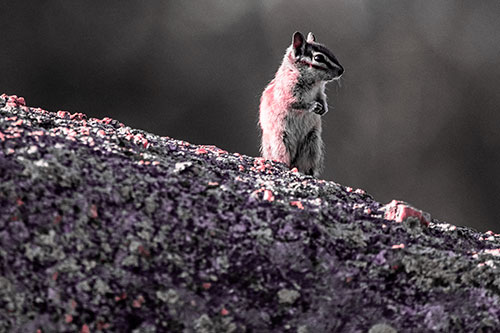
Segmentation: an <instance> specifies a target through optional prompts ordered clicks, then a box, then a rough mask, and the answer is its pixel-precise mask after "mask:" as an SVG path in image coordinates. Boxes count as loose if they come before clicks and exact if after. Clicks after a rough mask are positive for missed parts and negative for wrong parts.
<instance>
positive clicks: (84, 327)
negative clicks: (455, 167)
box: [0, 95, 500, 333]
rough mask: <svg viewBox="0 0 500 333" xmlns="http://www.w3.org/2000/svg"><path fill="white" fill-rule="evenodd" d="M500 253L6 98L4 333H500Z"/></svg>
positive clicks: (284, 175)
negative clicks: (408, 332) (38, 332)
mask: <svg viewBox="0 0 500 333" xmlns="http://www.w3.org/2000/svg"><path fill="white" fill-rule="evenodd" d="M401 222H402V223H401ZM499 253H500V238H499V235H498V234H495V233H493V232H487V233H480V232H477V231H475V230H473V229H470V228H465V227H457V226H454V225H452V224H448V223H444V222H440V221H437V220H433V219H431V217H430V216H428V215H426V214H425V213H423V212H422V211H421V210H419V209H417V208H414V207H411V206H410V205H409V204H406V203H402V202H393V204H392V205H389V206H384V205H382V204H380V203H379V202H377V201H376V200H374V199H373V198H372V197H371V196H370V195H368V194H367V193H365V192H364V191H363V190H360V189H358V190H353V189H352V188H350V187H344V186H342V185H340V184H337V183H335V182H330V181H324V180H319V179H316V178H313V177H310V176H305V175H302V174H300V173H298V172H296V171H295V170H288V169H287V167H286V166H285V165H283V164H280V163H277V162H273V161H266V160H263V159H262V158H252V157H248V156H244V155H240V154H238V153H228V152H226V151H224V150H222V149H219V148H217V147H214V146H209V145H202V146H198V145H193V144H190V143H188V142H184V141H180V140H175V139H171V138H167V137H160V136H157V135H153V134H150V133H147V132H144V131H141V130H137V129H133V128H130V127H127V126H125V125H124V124H122V123H120V122H119V121H117V120H113V119H110V118H104V119H95V118H87V116H85V115H83V114H81V113H75V114H71V113H70V112H68V111H59V112H57V113H54V112H48V111H45V110H42V109H40V108H31V107H27V106H26V103H25V101H24V99H23V98H20V97H17V96H6V95H2V96H1V97H0V272H1V273H0V275H1V276H0V285H1V286H4V287H3V288H0V331H1V332H36V331H37V330H40V331H41V332H80V331H89V332H96V331H109V332H166V331H168V332H303V333H305V332H360V331H361V332H368V331H370V332H395V331H397V332H407V331H416V332H436V331H438V332H478V331H481V332H495V331H498V327H500V319H499V318H500V292H499V290H500V289H499V288H500V279H499V278H498V270H499V265H500V255H499Z"/></svg>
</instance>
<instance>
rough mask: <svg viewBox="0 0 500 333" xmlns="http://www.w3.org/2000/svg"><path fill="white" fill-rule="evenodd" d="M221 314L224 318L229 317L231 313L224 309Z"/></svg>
mask: <svg viewBox="0 0 500 333" xmlns="http://www.w3.org/2000/svg"><path fill="white" fill-rule="evenodd" d="M220 314H221V315H223V316H227V315H228V314H229V311H228V310H227V309H226V308H222V310H220Z"/></svg>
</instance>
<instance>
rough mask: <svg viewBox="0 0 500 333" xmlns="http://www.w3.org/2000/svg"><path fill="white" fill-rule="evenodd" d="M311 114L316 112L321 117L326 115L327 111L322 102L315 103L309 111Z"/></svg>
mask: <svg viewBox="0 0 500 333" xmlns="http://www.w3.org/2000/svg"><path fill="white" fill-rule="evenodd" d="M309 111H310V112H314V113H316V114H318V115H320V116H322V115H324V114H325V113H326V109H325V107H324V106H323V104H321V103H320V102H314V104H313V105H312V106H311V108H310V109H309Z"/></svg>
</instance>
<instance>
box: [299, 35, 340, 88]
mask: <svg viewBox="0 0 500 333" xmlns="http://www.w3.org/2000/svg"><path fill="white" fill-rule="evenodd" d="M291 52H292V53H291V56H292V58H293V61H294V64H295V66H296V67H297V68H298V69H299V71H300V72H301V74H302V75H304V76H307V77H310V78H311V80H314V79H317V80H320V81H331V80H337V79H339V78H340V77H341V76H342V73H344V68H343V67H342V66H341V65H340V63H339V61H338V60H337V58H335V55H334V54H333V53H332V52H331V51H330V50H329V49H327V48H326V46H324V45H323V44H320V43H316V38H315V37H314V35H313V34H312V32H310V33H309V34H308V35H307V39H305V38H304V35H302V33H300V32H298V31H297V32H295V33H294V34H293V37H292V46H291Z"/></svg>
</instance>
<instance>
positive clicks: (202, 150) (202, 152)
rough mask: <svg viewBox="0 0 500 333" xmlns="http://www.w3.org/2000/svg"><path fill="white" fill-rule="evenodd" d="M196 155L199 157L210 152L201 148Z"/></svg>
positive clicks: (196, 151)
mask: <svg viewBox="0 0 500 333" xmlns="http://www.w3.org/2000/svg"><path fill="white" fill-rule="evenodd" d="M194 153H195V154H197V155H203V154H206V153H208V151H207V150H206V149H205V148H202V147H201V148H198V149H196V150H195V152H194Z"/></svg>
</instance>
